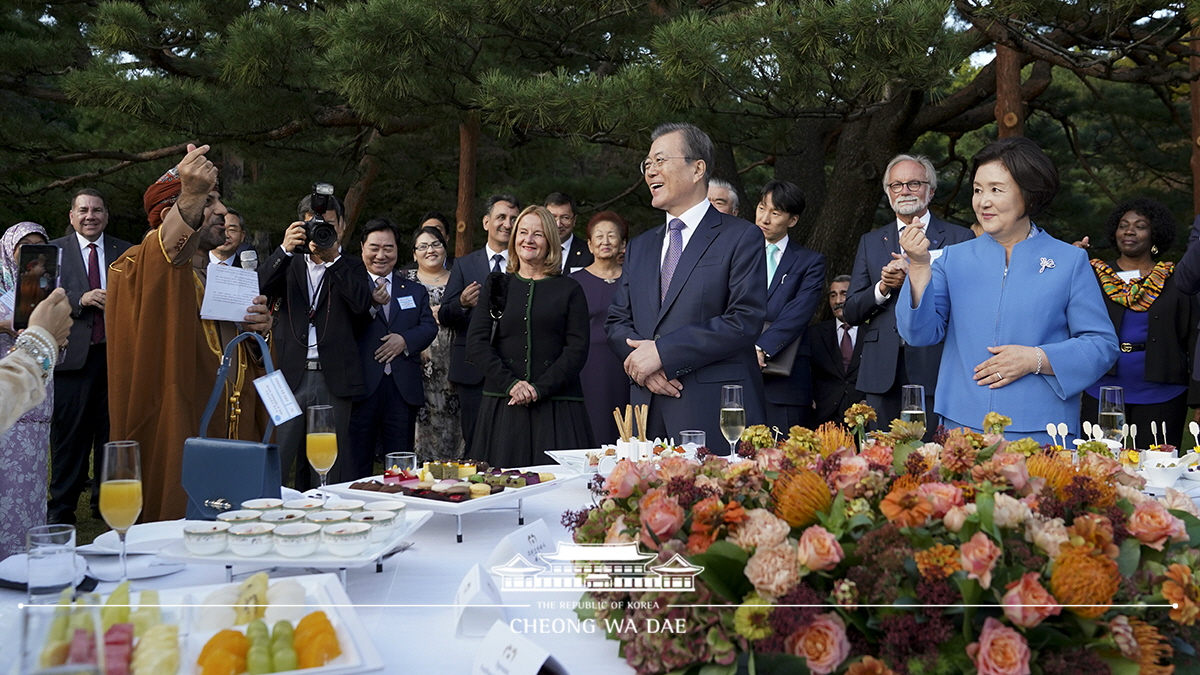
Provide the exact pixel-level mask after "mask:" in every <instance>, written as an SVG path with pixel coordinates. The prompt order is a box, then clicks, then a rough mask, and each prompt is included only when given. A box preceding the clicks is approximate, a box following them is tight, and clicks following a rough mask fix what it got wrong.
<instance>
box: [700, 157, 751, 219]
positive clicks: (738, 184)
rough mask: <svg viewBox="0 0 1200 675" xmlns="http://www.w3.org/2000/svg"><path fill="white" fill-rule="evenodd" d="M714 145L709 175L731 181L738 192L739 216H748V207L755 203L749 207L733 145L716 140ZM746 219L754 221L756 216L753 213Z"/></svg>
mask: <svg viewBox="0 0 1200 675" xmlns="http://www.w3.org/2000/svg"><path fill="white" fill-rule="evenodd" d="M713 146H714V147H713V150H714V156H713V165H712V168H711V169H710V171H709V175H711V176H712V177H713V178H723V179H725V180H727V181H729V184H730V185H732V186H733V190H734V191H735V192H737V198H738V216H739V217H741V218H746V213H748V212H747V210H746V209H747V208H753V205H751V206H750V207H747V202H746V187H745V186H744V185H742V175H741V174H739V173H738V169H737V161H736V160H734V158H733V145H732V144H730V143H721V142H716V143H714V144H713ZM746 220H750V221H753V220H754V216H753V215H751V216H750V217H749V218H746Z"/></svg>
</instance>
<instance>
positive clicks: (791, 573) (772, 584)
mask: <svg viewBox="0 0 1200 675" xmlns="http://www.w3.org/2000/svg"><path fill="white" fill-rule="evenodd" d="M745 574H746V578H747V579H749V580H750V583H751V584H752V585H753V586H754V590H755V591H757V592H758V594H759V595H760V596H762V597H763V598H766V599H767V600H775V599H776V598H778V597H780V596H782V595H784V594H785V593H787V592H788V591H790V590H792V588H793V587H794V586H795V585H796V584H798V583H800V561H799V560H798V559H797V551H796V545H795V544H793V543H792V542H790V541H785V542H783V543H782V544H776V545H774V546H759V547H758V550H756V551H755V552H754V555H752V556H750V560H748V561H746V569H745Z"/></svg>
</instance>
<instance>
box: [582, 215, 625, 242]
mask: <svg viewBox="0 0 1200 675" xmlns="http://www.w3.org/2000/svg"><path fill="white" fill-rule="evenodd" d="M605 221H608V222H610V223H613V224H615V225H616V226H617V232H620V233H621V241H629V223H628V222H626V221H625V219H624V218H622V217H621V214H619V213H617V212H616V211H601V212H600V213H597V214H596V215H594V216H592V217H591V219H590V220H588V222H587V229H586V232H587V237H588V239H591V238H592V228H594V227H596V224H597V223H603V222H605Z"/></svg>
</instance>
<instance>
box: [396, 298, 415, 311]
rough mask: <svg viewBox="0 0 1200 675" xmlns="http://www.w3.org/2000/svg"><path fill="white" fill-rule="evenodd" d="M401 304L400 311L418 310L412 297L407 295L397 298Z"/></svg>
mask: <svg viewBox="0 0 1200 675" xmlns="http://www.w3.org/2000/svg"><path fill="white" fill-rule="evenodd" d="M396 300H397V301H398V302H399V303H400V309H416V307H417V303H416V301H415V300H413V298H412V296H411V295H406V296H404V297H403V298H396Z"/></svg>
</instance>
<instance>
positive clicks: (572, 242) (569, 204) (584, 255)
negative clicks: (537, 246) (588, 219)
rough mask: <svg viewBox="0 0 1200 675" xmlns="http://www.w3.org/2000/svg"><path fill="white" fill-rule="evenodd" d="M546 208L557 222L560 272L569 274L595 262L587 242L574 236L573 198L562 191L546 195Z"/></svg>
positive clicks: (574, 210) (574, 211) (574, 209)
mask: <svg viewBox="0 0 1200 675" xmlns="http://www.w3.org/2000/svg"><path fill="white" fill-rule="evenodd" d="M545 207H546V210H547V211H549V212H550V215H552V216H554V221H555V222H556V223H557V224H558V239H559V241H560V242H562V273H563V274H570V273H571V272H574V271H576V270H579V269H582V268H584V267H587V266H588V265H591V264H592V263H594V262H596V258H595V257H594V256H592V252H591V250H590V249H588V243H587V242H586V241H584V240H583V239H581V238H579V237H576V236H575V213H576V211H577V210H578V209H576V208H575V200H574V199H571V195H569V194H566V193H564V192H551V193H550V194H548V195H546V203H545Z"/></svg>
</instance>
